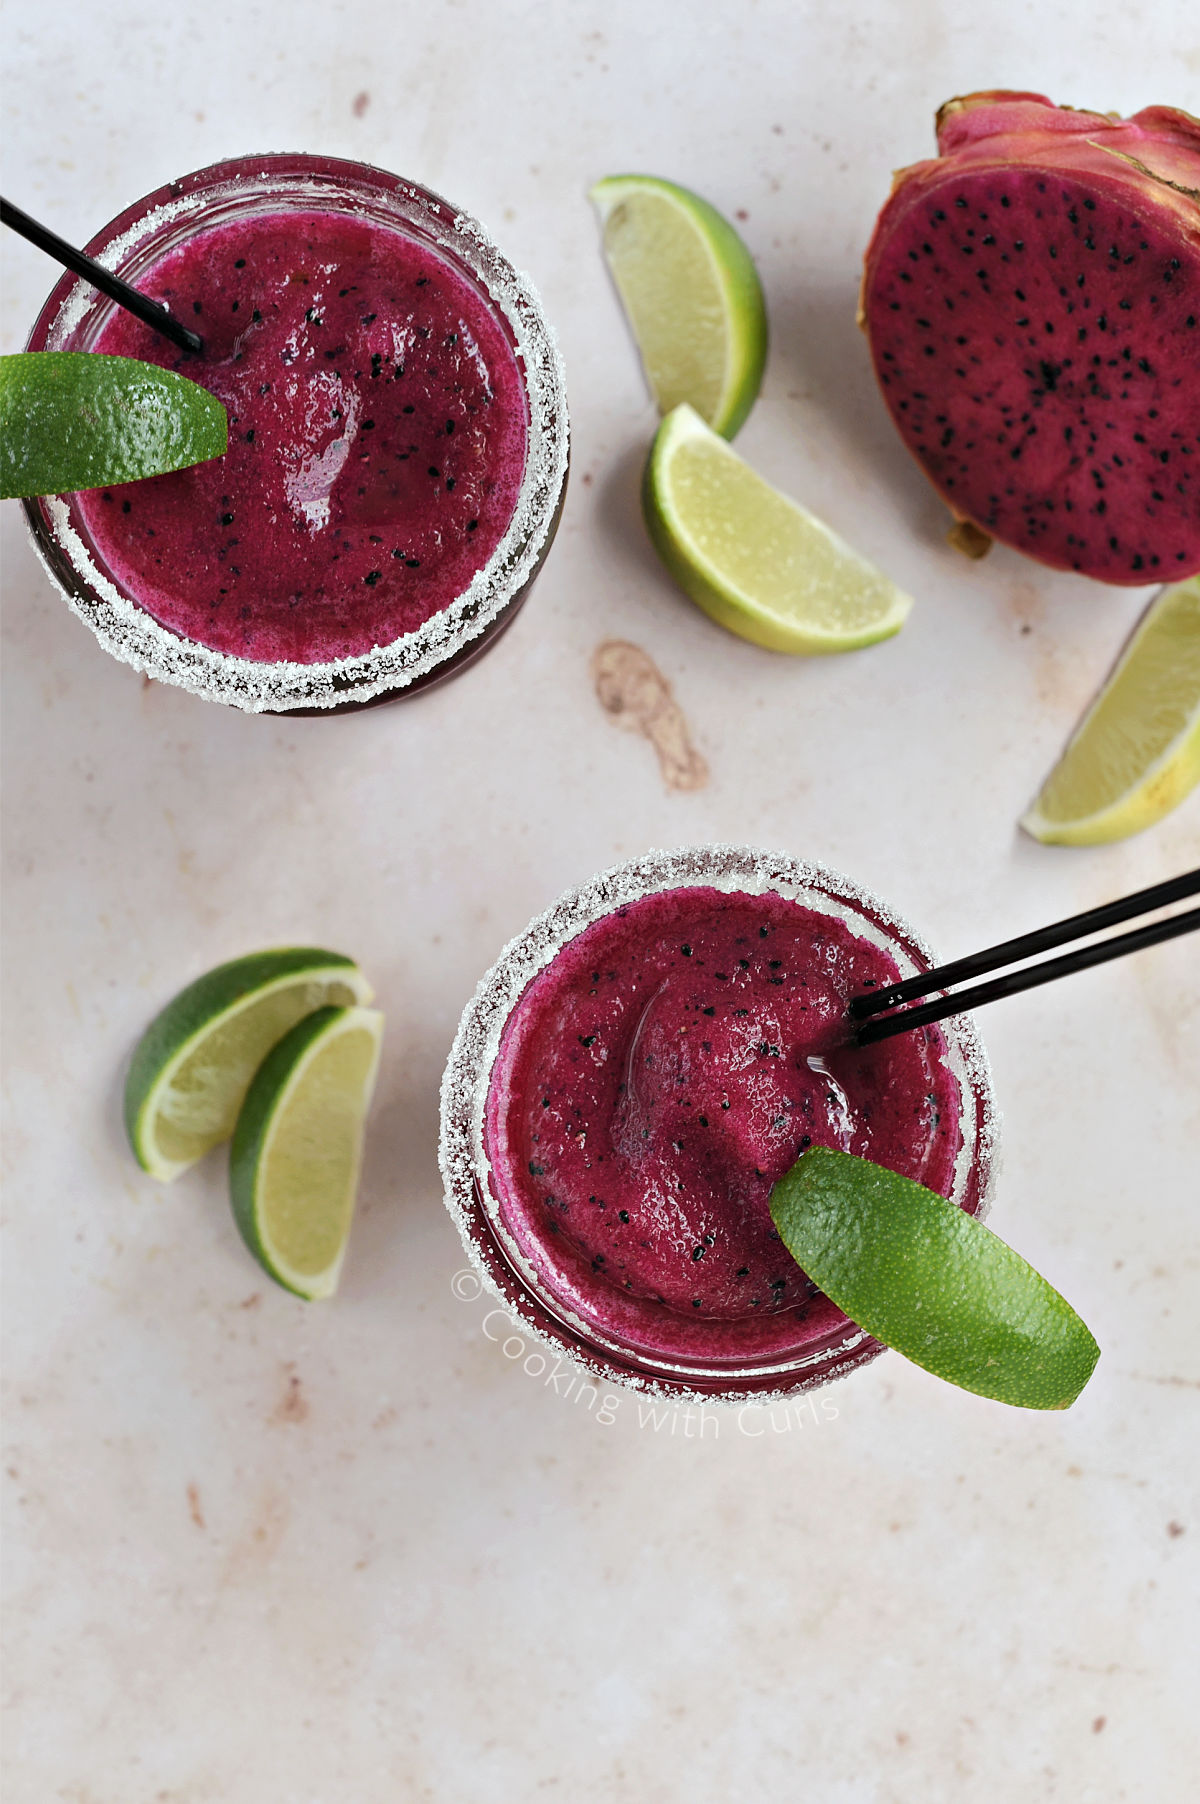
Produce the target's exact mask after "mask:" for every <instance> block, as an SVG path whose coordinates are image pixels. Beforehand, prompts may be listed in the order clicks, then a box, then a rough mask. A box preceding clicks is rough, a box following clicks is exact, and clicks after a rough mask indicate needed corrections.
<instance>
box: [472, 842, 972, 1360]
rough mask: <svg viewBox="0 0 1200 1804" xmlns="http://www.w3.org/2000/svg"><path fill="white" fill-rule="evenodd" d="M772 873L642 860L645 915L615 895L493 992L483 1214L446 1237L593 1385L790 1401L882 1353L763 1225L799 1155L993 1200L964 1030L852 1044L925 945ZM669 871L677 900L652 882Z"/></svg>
mask: <svg viewBox="0 0 1200 1804" xmlns="http://www.w3.org/2000/svg"><path fill="white" fill-rule="evenodd" d="M689 859H690V861H691V865H690V870H689V867H688V865H687V864H686V863H681V861H684V860H689ZM706 859H707V860H708V861H709V862H710V863H711V864H712V865H713V867H714V874H716V875H718V876H720V877H721V878H722V879H723V881H721V883H720V884H719V885H718V884H714V883H712V882H705V881H704V880H703V870H702V867H703V864H704V861H705V860H706ZM739 860H740V863H739ZM747 861H748V862H747ZM779 862H780V861H776V863H777V864H778V863H779ZM764 863H766V861H765V860H762V859H760V860H758V868H756V860H755V855H754V854H745V855H739V854H736V853H733V854H730V853H728V852H725V853H723V852H722V849H721V848H713V849H711V851H709V852H706V853H696V854H675V855H672V857H667V858H664V859H662V860H653V859H652V860H649V861H647V865H648V866H649V867H650V869H651V871H652V872H653V878H654V882H653V886H651V887H647V888H641V893H637V892H638V888H639V887H640V886H638V885H635V884H633V883H632V882H630V883H629V884H625V883H624V882H621V881H619V880H620V879H621V878H622V877H623V876H624V873H615V874H613V875H614V877H615V878H616V879H618V881H617V882H616V883H614V884H613V885H612V887H613V888H614V889H615V890H616V891H617V893H618V895H619V896H620V900H619V901H618V902H617V905H616V906H614V907H611V908H609V909H607V910H605V911H604V912H602V913H601V914H600V915H599V916H598V918H594V919H592V920H591V921H583V922H580V924H579V927H578V930H577V931H574V932H571V933H568V934H566V935H565V936H564V937H563V938H562V939H561V942H560V943H557V944H555V945H554V947H553V951H552V955H551V956H550V957H549V958H548V959H545V960H544V961H542V962H541V963H540V964H539V965H538V967H537V968H536V969H535V970H533V971H531V972H529V973H528V974H527V976H526V981H525V982H524V983H523V984H522V986H521V988H520V991H519V993H518V994H516V995H512V989H513V988H515V977H514V978H513V979H512V980H511V984H509V982H508V973H507V972H506V973H505V979H506V985H508V987H509V994H510V996H511V1001H510V1004H509V1006H507V1007H505V1008H504V1009H503V1019H502V1020H500V1019H499V1018H498V1017H499V1015H500V1013H501V1009H500V1006H499V1005H497V1007H496V1009H495V1011H494V1015H493V1018H492V1020H491V1022H490V1024H489V1025H490V1032H489V1036H488V1039H489V1044H494V1051H493V1052H492V1053H491V1055H490V1058H489V1059H488V1061H486V1062H487V1071H486V1077H485V1076H484V1074H483V1071H482V1069H480V1070H478V1071H477V1073H476V1081H475V1086H474V1092H473V1099H472V1100H473V1106H474V1109H475V1111H476V1114H477V1121H476V1124H475V1134H476V1136H477V1137H476V1139H475V1159H474V1168H473V1171H472V1174H471V1175H472V1180H473V1184H474V1187H475V1188H474V1199H473V1200H474V1204H475V1207H476V1210H477V1212H478V1213H477V1215H476V1216H475V1217H474V1218H472V1215H471V1211H470V1210H468V1211H467V1212H466V1214H465V1216H464V1215H463V1214H462V1213H460V1225H464V1226H465V1227H466V1228H467V1231H468V1244H469V1245H470V1246H471V1247H472V1248H473V1250H474V1251H475V1252H476V1254H478V1253H480V1252H481V1251H483V1252H485V1253H486V1254H490V1252H491V1250H492V1249H494V1250H495V1251H496V1252H497V1253H500V1254H502V1255H503V1258H504V1261H505V1264H506V1265H507V1268H508V1273H509V1274H510V1275H511V1277H512V1278H513V1279H515V1280H520V1282H521V1284H522V1286H523V1287H524V1290H525V1292H526V1294H525V1295H524V1296H523V1297H522V1296H521V1295H520V1293H519V1291H518V1288H517V1285H516V1284H513V1283H507V1282H504V1281H502V1282H501V1284H500V1286H499V1288H500V1290H501V1294H502V1295H504V1296H505V1299H506V1301H509V1302H510V1303H511V1302H514V1301H515V1302H517V1304H518V1308H519V1312H520V1313H523V1314H525V1316H526V1319H527V1320H528V1321H529V1322H530V1323H531V1325H533V1326H536V1327H538V1328H540V1329H543V1330H544V1329H545V1327H546V1324H547V1319H548V1318H551V1317H553V1318H557V1321H558V1323H559V1325H560V1327H562V1328H566V1329H568V1330H571V1331H572V1332H573V1333H574V1334H575V1335H576V1336H577V1337H578V1341H579V1343H580V1344H579V1346H578V1347H577V1348H576V1349H575V1351H574V1356H576V1357H579V1354H580V1351H582V1352H583V1354H584V1356H585V1357H584V1363H587V1362H588V1356H589V1355H590V1356H592V1357H596V1356H598V1355H599V1353H600V1350H601V1349H603V1350H604V1351H605V1353H606V1354H607V1356H608V1359H609V1361H610V1362H611V1363H610V1364H609V1366H608V1375H609V1376H614V1375H615V1376H621V1377H625V1378H626V1379H628V1378H629V1372H630V1369H631V1370H632V1372H633V1373H634V1374H635V1375H636V1377H638V1378H641V1379H643V1380H647V1381H648V1380H651V1379H653V1378H655V1377H657V1378H658V1379H659V1382H660V1383H667V1384H668V1385H669V1386H673V1387H674V1388H691V1389H694V1390H697V1391H699V1392H706V1391H707V1392H712V1391H714V1390H722V1389H731V1390H734V1391H736V1390H737V1388H738V1385H739V1383H740V1384H744V1385H745V1386H746V1389H747V1390H753V1389H756V1388H773V1385H774V1384H778V1387H779V1388H796V1387H797V1386H798V1385H800V1384H803V1383H804V1382H807V1381H810V1379H811V1376H812V1375H814V1374H815V1375H819V1376H820V1377H827V1376H829V1375H831V1373H830V1370H829V1367H830V1366H831V1365H832V1367H833V1368H834V1369H842V1368H843V1367H844V1366H845V1365H846V1364H857V1363H860V1361H861V1359H862V1358H865V1357H868V1356H870V1354H872V1353H874V1352H876V1351H878V1347H877V1345H876V1343H874V1342H870V1341H867V1339H866V1337H865V1336H862V1335H861V1334H858V1333H857V1331H856V1330H855V1329H854V1326H853V1324H852V1323H850V1322H848V1321H847V1319H846V1317H845V1316H844V1315H842V1314H841V1312H840V1311H839V1310H837V1309H836V1308H835V1306H834V1305H833V1304H832V1303H831V1302H830V1301H829V1299H828V1298H827V1297H825V1296H824V1295H822V1293H821V1292H820V1291H819V1290H818V1289H817V1287H816V1286H815V1284H813V1283H812V1281H811V1280H810V1279H809V1278H808V1277H807V1276H806V1274H805V1273H804V1272H803V1271H801V1270H800V1268H799V1267H798V1266H797V1265H796V1263H795V1261H794V1260H793V1259H792V1258H791V1257H790V1255H789V1254H788V1253H787V1251H786V1249H785V1248H784V1246H783V1245H782V1243H781V1241H780V1239H779V1236H778V1234H777V1232H776V1230H775V1227H774V1225H773V1223H772V1220H771V1214H770V1206H769V1202H770V1194H771V1189H772V1187H773V1185H774V1184H775V1183H776V1182H777V1181H778V1180H779V1178H781V1177H782V1176H783V1174H784V1173H785V1172H786V1171H788V1170H789V1169H790V1168H791V1166H792V1165H793V1164H794V1163H795V1162H796V1160H797V1158H798V1157H799V1156H800V1154H801V1153H802V1152H804V1151H805V1150H806V1149H807V1148H808V1147H810V1146H831V1147H837V1148H840V1149H842V1150H843V1151H846V1152H852V1153H856V1154H859V1155H861V1156H864V1157H866V1158H869V1159H872V1160H874V1161H876V1162H877V1163H879V1164H883V1165H887V1166H890V1167H891V1168H892V1169H893V1170H895V1171H898V1172H900V1173H901V1174H902V1175H904V1176H905V1177H909V1178H913V1179H915V1180H917V1181H919V1182H920V1183H922V1184H925V1185H928V1186H929V1187H930V1188H931V1189H934V1190H937V1191H939V1192H941V1194H943V1195H945V1196H948V1197H952V1198H953V1199H954V1200H955V1201H956V1202H958V1203H959V1204H960V1205H961V1206H962V1207H964V1208H966V1209H970V1210H972V1211H975V1210H977V1209H978V1208H979V1207H980V1204H981V1202H982V1200H983V1197H984V1191H985V1187H986V1179H987V1173H988V1139H989V1133H988V1131H987V1130H986V1123H985V1119H984V1117H985V1115H986V1112H987V1107H988V1094H989V1093H988V1092H987V1089H986V1083H985V1076H984V1074H985V1067H984V1065H983V1063H982V1052H981V1050H980V1049H979V1048H978V1046H977V1042H975V1041H974V1037H973V1030H972V1029H970V1027H969V1025H966V1024H962V1023H958V1024H947V1026H946V1028H945V1030H943V1029H942V1028H940V1027H936V1026H935V1027H931V1028H927V1029H925V1030H923V1031H920V1030H919V1031H916V1032H913V1033H911V1034H905V1035H902V1036H898V1037H895V1038H892V1039H889V1040H886V1041H883V1042H881V1043H880V1044H878V1045H876V1046H872V1047H869V1048H864V1049H858V1048H855V1047H853V1046H851V1045H850V1044H849V1038H848V1017H847V1005H848V1003H849V1001H850V999H851V998H852V997H853V996H855V995H858V994H860V993H862V992H863V991H864V990H869V989H871V988H872V987H876V986H885V985H887V984H890V983H893V982H895V981H896V980H897V979H898V978H899V977H901V976H903V975H907V974H908V973H910V972H911V971H912V970H913V969H914V968H917V967H918V966H924V965H925V964H926V963H927V960H926V959H925V958H924V956H923V955H922V953H921V951H920V949H919V947H918V946H917V945H916V943H915V942H914V941H913V940H912V939H911V937H910V936H908V935H907V933H905V932H903V931H898V924H897V923H896V922H895V918H894V917H892V916H891V915H890V914H889V912H888V911H887V910H885V909H884V908H883V906H882V904H874V903H872V902H871V901H869V900H868V899H867V898H864V897H862V896H861V892H855V891H854V890H853V888H852V887H851V886H849V885H847V884H846V883H845V881H844V880H840V879H836V878H834V877H833V876H832V874H830V873H824V872H820V871H817V870H816V869H815V868H813V867H792V868H791V869H788V868H787V865H786V861H784V863H783V868H782V870H781V871H780V872H779V875H778V876H777V878H776V882H775V884H773V885H772V884H769V883H764V882H762V880H761V867H762V865H763V864H764ZM673 864H674V869H675V870H678V871H679V872H680V874H688V875H692V876H693V880H692V881H688V882H678V881H676V882H671V881H669V880H668V881H665V882H664V881H662V880H661V879H662V878H663V877H666V878H668V879H669V878H670V876H671V874H672V866H673ZM731 865H732V869H731V868H730V867H731ZM722 867H723V868H722ZM635 868H636V867H635ZM739 873H744V875H743V876H742V878H741V882H740V884H739V881H738V878H739ZM603 881H604V880H598V884H599V883H601V882H603ZM590 887H591V889H592V890H593V891H595V889H596V888H597V887H598V885H593V886H590ZM626 891H628V892H629V893H625V892H626ZM567 912H568V913H574V914H576V915H579V914H584V915H586V914H588V913H591V912H592V909H591V906H590V905H589V906H586V907H584V908H583V909H575V910H570V909H568V910H567ZM531 931H533V930H531ZM535 938H536V934H535ZM518 944H519V942H518ZM512 952H513V949H512V948H510V954H509V955H506V958H505V960H502V966H503V965H504V964H506V963H510V962H511V957H510V955H511V954H512ZM914 955H915V956H914ZM481 995H482V993H481ZM480 1003H481V999H480V998H477V1001H476V1005H475V1013H476V1019H477V1020H478V1019H479V1009H480ZM483 1006H484V1008H485V1010H486V1003H484V1005H483ZM471 1014H472V1011H468V1019H469V1018H470V1017H471ZM465 1025H466V1024H465V1023H464V1026H465ZM462 1038H463V1036H462V1034H461V1032H460V1047H459V1048H457V1049H456V1051H461V1050H462ZM453 1064H454V1060H453V1059H452V1066H453ZM452 1089H453V1086H452V1085H451V1084H450V1083H449V1082H448V1086H447V1102H448V1103H450V1101H451V1093H452ZM456 1100H458V1101H459V1102H461V1101H464V1100H466V1093H465V1092H464V1091H461V1090H460V1091H459V1092H458V1095H457V1098H456ZM451 1137H453V1136H452V1135H451ZM445 1150H452V1149H450V1148H448V1146H447V1143H446V1142H444V1151H445ZM450 1163H451V1179H452V1182H451V1192H452V1206H454V1205H455V1204H456V1203H458V1202H459V1201H460V1200H461V1193H460V1191H459V1190H458V1188H457V1184H456V1180H457V1178H458V1176H459V1174H458V1172H457V1171H455V1170H454V1169H453V1162H452V1161H451V1162H450ZM482 1223H486V1225H487V1229H488V1234H489V1236H490V1246H489V1242H488V1240H486V1239H484V1238H483V1237H482V1236H481V1234H480V1233H479V1232H478V1231H477V1230H478V1229H479V1228H480V1226H481V1224H482ZM484 1263H485V1265H486V1266H487V1267H488V1275H489V1276H490V1277H491V1278H493V1280H494V1279H495V1278H496V1276H497V1272H498V1269H499V1268H498V1264H497V1263H496V1262H493V1261H492V1260H491V1259H490V1257H488V1258H485V1261H484ZM522 1304H525V1305H528V1307H521V1305H522ZM589 1342H590V1343H592V1344H591V1345H589V1344H588V1343H589ZM722 1380H723V1382H722Z"/></svg>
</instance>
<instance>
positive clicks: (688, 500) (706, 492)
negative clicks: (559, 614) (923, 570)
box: [642, 406, 912, 653]
mask: <svg viewBox="0 0 1200 1804" xmlns="http://www.w3.org/2000/svg"><path fill="white" fill-rule="evenodd" d="M642 502H643V511H644V513H645V516H646V525H647V527H648V529H649V532H650V537H651V538H652V539H653V541H654V544H655V546H656V548H657V550H658V552H659V555H660V556H661V558H662V560H663V562H664V563H665V564H666V566H667V568H668V570H670V571H671V573H672V575H673V576H674V577H675V578H676V580H677V581H678V582H679V583H680V585H681V586H682V587H683V588H684V589H685V590H686V591H687V593H688V594H689V595H690V596H691V597H692V600H693V601H695V602H697V603H698V604H699V605H700V607H702V608H703V609H704V611H705V612H706V613H707V614H710V615H711V616H712V618H713V619H714V620H716V621H718V622H719V623H720V624H721V625H722V626H724V627H727V628H728V629H729V631H730V632H733V633H738V634H740V635H741V637H742V638H744V639H750V640H752V641H753V642H754V643H755V644H756V645H765V646H767V647H768V648H769V649H770V650H772V651H785V652H807V653H824V652H838V651H857V650H859V649H860V648H861V647H863V646H866V645H874V644H876V643H877V642H878V641H879V640H880V639H886V638H889V637H890V636H891V635H892V634H893V633H897V632H899V630H900V628H901V627H902V626H903V624H904V622H905V620H906V618H907V617H908V611H909V609H910V608H911V606H912V602H911V600H910V598H909V597H908V596H907V595H905V594H903V593H902V592H901V590H899V589H898V588H897V587H896V585H895V584H894V583H893V582H891V581H890V580H889V579H888V578H887V577H886V576H884V574H883V572H882V571H881V570H878V569H876V567H875V565H874V564H871V563H868V561H867V560H866V559H865V558H863V557H860V556H859V554H858V553H857V552H856V551H852V550H851V548H850V546H849V545H847V544H846V543H845V541H844V540H843V539H840V538H839V537H838V536H837V534H836V533H834V532H831V531H830V529H829V527H827V526H826V525H824V523H823V522H822V521H820V520H818V519H817V518H816V517H815V516H814V515H812V514H810V513H808V512H807V511H806V509H804V508H802V507H801V506H800V505H799V504H798V503H797V502H795V501H791V500H789V499H788V497H787V496H786V495H781V494H780V493H779V491H778V490H777V489H773V488H772V487H771V486H770V484H769V483H767V482H764V481H763V479H762V477H761V476H759V475H757V474H756V473H755V471H753V470H752V469H751V468H750V466H749V465H748V464H747V463H745V462H744V461H743V459H742V458H740V457H739V456H738V455H737V453H736V452H735V451H733V450H731V449H730V447H729V446H728V445H727V444H726V443H725V442H724V440H722V439H721V438H719V437H718V436H717V434H716V433H713V432H710V431H709V429H708V427H707V426H705V424H704V422H703V420H701V419H700V417H699V415H698V414H697V413H696V412H695V411H694V410H693V409H692V408H691V407H687V406H683V407H677V408H676V409H675V411H674V413H671V414H668V415H667V418H666V419H665V420H664V421H663V423H662V425H661V426H660V427H659V429H658V433H657V435H656V437H655V440H654V445H653V447H652V449H651V452H650V460H649V463H648V464H647V466H646V478H645V482H644V485H643V492H642Z"/></svg>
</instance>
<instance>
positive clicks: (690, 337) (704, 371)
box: [591, 175, 767, 438]
mask: <svg viewBox="0 0 1200 1804" xmlns="http://www.w3.org/2000/svg"><path fill="white" fill-rule="evenodd" d="M591 198H592V200H593V201H594V203H595V205H596V208H597V210H598V211H599V214H600V218H601V222H602V225H603V230H604V251H605V255H606V257H607V258H608V263H609V268H610V269H611V270H612V274H613V280H614V281H615V282H616V285H617V291H618V293H619V294H620V296H621V300H622V303H623V305H624V308H625V312H626V315H627V316H628V319H629V323H630V327H631V328H632V331H633V335H634V338H635V339H636V340H637V345H638V350H639V351H640V353H641V358H642V364H643V367H644V369H645V372H646V380H647V382H648V383H649V385H650V391H651V393H652V394H653V396H654V399H655V401H656V403H657V404H658V409H659V412H660V413H669V412H670V411H671V409H672V408H673V407H677V406H678V405H679V404H680V402H682V401H687V402H689V403H690V404H691V405H692V406H693V407H694V408H695V409H696V411H697V413H698V414H699V415H700V416H701V418H702V419H704V420H706V421H707V422H708V424H709V425H710V426H711V427H712V428H713V430H714V431H716V432H720V433H722V434H724V436H725V437H727V438H732V437H733V435H734V433H735V432H736V431H737V429H738V427H739V426H740V425H741V424H742V422H743V421H744V420H745V418H746V415H747V414H748V413H749V412H750V409H751V407H752V406H753V404H754V398H755V396H756V395H757V394H758V391H759V387H760V385H761V383H762V375H763V367H764V365H765V363H766V356H767V313H766V306H765V304H764V302H763V293H762V284H761V283H760V282H759V279H758V272H757V270H756V269H755V267H754V263H753V260H752V258H751V256H750V253H749V251H748V250H747V249H746V247H745V245H744V244H743V243H742V240H741V239H740V237H739V236H738V234H737V232H736V231H735V230H734V229H733V227H732V226H731V225H730V224H729V221H728V220H727V219H725V218H723V217H722V215H721V214H720V213H718V212H717V210H716V208H715V207H712V206H710V205H709V203H708V202H707V201H706V200H702V199H701V198H700V196H699V195H698V194H693V193H692V192H691V190H690V189H687V188H681V187H679V185H678V184H677V183H675V182H667V181H663V180H661V179H660V178H659V177H657V176H649V175H612V176H608V177H607V178H606V179H605V180H604V181H602V182H597V183H596V185H595V187H594V188H593V189H592V191H591Z"/></svg>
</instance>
